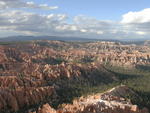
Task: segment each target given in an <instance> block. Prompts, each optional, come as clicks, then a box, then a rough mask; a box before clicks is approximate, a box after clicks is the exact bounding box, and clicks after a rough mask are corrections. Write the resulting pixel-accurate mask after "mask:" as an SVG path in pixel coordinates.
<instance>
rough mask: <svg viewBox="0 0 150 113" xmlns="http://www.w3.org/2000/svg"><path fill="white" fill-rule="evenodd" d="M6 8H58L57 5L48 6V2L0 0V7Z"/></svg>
mask: <svg viewBox="0 0 150 113" xmlns="http://www.w3.org/2000/svg"><path fill="white" fill-rule="evenodd" d="M8 8H33V9H44V10H54V9H58V6H49V5H48V4H36V3H34V2H32V1H31V2H23V1H22V0H0V9H8Z"/></svg>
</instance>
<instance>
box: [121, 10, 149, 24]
mask: <svg viewBox="0 0 150 113" xmlns="http://www.w3.org/2000/svg"><path fill="white" fill-rule="evenodd" d="M145 22H150V8H147V9H144V10H142V11H139V12H129V13H127V14H124V15H123V19H122V21H121V23H125V24H129V23H145Z"/></svg>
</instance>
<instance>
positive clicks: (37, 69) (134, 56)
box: [0, 40, 150, 113]
mask: <svg viewBox="0 0 150 113" xmlns="http://www.w3.org/2000/svg"><path fill="white" fill-rule="evenodd" d="M148 44H149V43H148V42H145V44H143V45H136V44H122V43H120V42H109V41H96V42H65V41H48V40H37V41H28V42H12V43H7V42H5V43H2V44H0V111H1V112H4V113H5V112H10V113H13V112H18V113H20V112H25V113H26V112H30V113H32V112H34V113H36V112H37V113H56V112H58V113H101V112H102V113H130V112H131V113H148V112H149V111H148V109H149V108H146V107H147V106H144V107H143V108H140V107H139V106H138V105H134V104H136V103H132V102H130V101H129V100H128V99H126V98H125V97H124V96H123V95H124V94H129V93H131V94H133V95H136V96H138V94H136V92H134V91H132V89H130V88H129V87H128V86H124V85H121V86H120V84H119V86H118V87H116V85H118V84H116V85H114V86H113V87H115V88H114V89H112V90H109V91H107V92H105V91H106V90H108V89H110V87H109V88H104V90H105V91H104V92H103V93H101V94H96V93H95V94H94V96H87V97H83V96H82V91H83V89H86V88H87V89H88V88H89V87H91V88H92V87H103V86H104V85H105V86H109V85H110V84H113V83H120V82H122V81H125V80H127V79H129V78H134V77H137V76H128V75H119V74H118V73H116V72H113V71H112V70H111V69H109V68H108V67H117V66H118V67H122V68H124V69H129V68H130V69H131V70H132V69H143V70H144V71H145V72H147V71H148V70H149V69H150V47H149V45H148ZM111 88H112V87H111ZM88 90H89V89H88ZM72 92H73V93H72ZM116 92H117V93H116ZM122 92H123V93H122ZM121 93H122V94H121ZM68 94H69V95H68ZM118 94H121V95H118ZM70 95H73V96H74V95H75V97H78V98H79V99H74V97H71V99H70V98H69V96H70ZM97 95H98V96H97ZM138 97H139V98H142V97H140V95H139V96H138ZM70 101H71V102H72V104H67V103H68V102H70ZM54 103H57V104H55V105H54ZM58 106H61V107H58ZM53 107H54V108H53Z"/></svg>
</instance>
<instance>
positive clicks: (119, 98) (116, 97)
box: [30, 86, 149, 113]
mask: <svg viewBox="0 0 150 113" xmlns="http://www.w3.org/2000/svg"><path fill="white" fill-rule="evenodd" d="M127 94H131V95H134V96H138V95H136V93H135V92H133V91H132V90H131V89H129V88H128V87H126V86H118V87H115V88H113V89H111V90H109V91H107V92H105V93H103V94H97V95H94V96H88V97H86V98H83V97H81V98H80V99H78V100H74V101H73V104H66V105H65V104H64V105H62V106H63V107H62V108H60V109H58V110H54V109H53V108H51V107H50V105H49V104H45V105H43V106H42V107H41V108H39V109H38V111H37V112H34V113H149V111H148V109H146V108H142V109H140V108H139V107H138V106H137V105H133V104H132V103H131V102H130V101H129V100H127V99H126V98H124V96H125V95H127ZM30 113H31V112H30Z"/></svg>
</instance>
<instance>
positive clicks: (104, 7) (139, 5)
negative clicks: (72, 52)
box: [0, 0, 150, 39]
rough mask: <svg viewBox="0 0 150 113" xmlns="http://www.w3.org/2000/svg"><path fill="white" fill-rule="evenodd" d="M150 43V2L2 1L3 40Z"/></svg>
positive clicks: (138, 0)
mask: <svg viewBox="0 0 150 113" xmlns="http://www.w3.org/2000/svg"><path fill="white" fill-rule="evenodd" d="M11 35H38V36H39V35H56V36H69V37H72V36H73V37H83V38H84V37H88V38H105V39H106V38H109V39H110V38H111V39H149V38H150V37H149V36H150V1H149V0H0V37H5V36H11Z"/></svg>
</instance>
